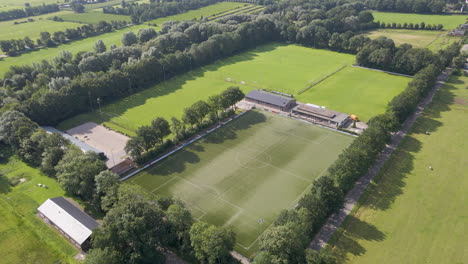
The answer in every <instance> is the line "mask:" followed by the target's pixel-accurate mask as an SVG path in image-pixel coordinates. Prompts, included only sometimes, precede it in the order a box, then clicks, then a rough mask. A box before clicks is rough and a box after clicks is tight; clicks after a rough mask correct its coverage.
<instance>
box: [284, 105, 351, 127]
mask: <svg viewBox="0 0 468 264" xmlns="http://www.w3.org/2000/svg"><path fill="white" fill-rule="evenodd" d="M292 113H293V114H294V115H297V116H299V117H302V118H306V119H312V120H313V121H316V122H321V123H326V124H329V125H332V126H336V127H342V126H344V125H345V124H346V122H347V121H348V120H349V115H348V114H344V113H340V112H337V111H333V110H330V109H326V108H325V107H321V106H318V105H313V104H299V105H298V106H296V107H294V108H293V109H292Z"/></svg>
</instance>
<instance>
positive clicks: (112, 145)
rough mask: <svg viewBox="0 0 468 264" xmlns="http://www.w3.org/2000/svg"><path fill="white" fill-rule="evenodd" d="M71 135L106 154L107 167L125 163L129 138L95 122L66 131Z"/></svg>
mask: <svg viewBox="0 0 468 264" xmlns="http://www.w3.org/2000/svg"><path fill="white" fill-rule="evenodd" d="M66 132H67V133H68V134H69V135H71V136H73V137H75V138H77V139H79V140H81V141H83V142H84V143H86V144H88V145H90V146H92V147H94V148H96V149H98V150H100V151H102V152H104V154H105V155H106V157H107V158H108V160H107V161H106V164H107V167H108V168H112V167H113V166H115V165H117V164H119V163H120V162H122V161H124V160H125V158H126V157H127V153H126V152H125V150H124V148H125V145H126V144H127V141H128V140H129V138H128V137H127V136H124V135H122V134H119V133H117V132H115V131H112V130H110V129H108V128H106V127H104V126H101V125H98V124H96V123H93V122H87V123H84V124H81V125H79V126H77V127H74V128H72V129H70V130H67V131H66Z"/></svg>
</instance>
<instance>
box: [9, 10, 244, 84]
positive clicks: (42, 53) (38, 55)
mask: <svg viewBox="0 0 468 264" xmlns="http://www.w3.org/2000/svg"><path fill="white" fill-rule="evenodd" d="M219 4H223V5H224V4H229V5H230V4H236V5H237V6H239V5H243V4H241V3H228V2H223V3H218V4H216V5H219ZM210 8H211V6H207V7H203V8H201V9H198V11H199V10H203V13H202V14H204V15H205V16H210V15H213V14H215V13H218V12H219V10H218V9H215V10H211V11H210ZM210 12H215V13H210ZM61 13H62V14H63V13H68V11H62V12H61ZM55 14H58V13H55ZM179 16H180V17H179V18H178V19H187V18H184V17H183V16H181V15H179ZM47 17H48V18H50V17H51V16H50V14H48V15H47ZM190 17H192V15H191V16H190ZM192 18H193V17H192ZM176 19H177V18H176V17H175V16H169V17H165V18H159V22H158V23H157V24H158V25H161V24H163V23H164V22H167V21H171V20H172V21H175V20H176ZM51 22H54V21H51ZM57 23H59V22H57ZM77 25H78V24H77ZM79 26H80V25H79ZM148 27H149V26H148V25H136V26H131V27H128V28H124V29H121V30H117V31H114V32H111V33H106V34H101V35H98V36H95V37H91V38H86V39H83V40H78V41H73V42H71V43H69V44H65V45H60V46H58V47H53V48H46V49H40V50H36V51H33V52H29V53H26V54H22V55H20V56H16V57H10V58H3V59H0V77H1V76H3V74H4V73H5V72H7V71H8V69H10V67H11V66H14V65H24V64H28V65H29V64H31V63H32V62H33V61H41V60H50V59H51V58H53V57H55V56H58V55H59V54H60V52H61V51H62V50H68V51H70V52H72V53H76V52H78V51H88V50H92V49H93V47H94V43H95V42H96V41H98V40H102V41H104V43H105V44H106V45H107V46H108V47H109V46H110V45H112V44H116V45H117V46H121V44H122V43H121V38H122V35H123V33H125V32H128V31H133V32H135V33H137V32H138V30H140V29H143V28H148ZM155 29H156V30H159V28H158V27H155ZM39 33H40V32H38V34H39Z"/></svg>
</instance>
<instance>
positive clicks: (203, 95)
mask: <svg viewBox="0 0 468 264" xmlns="http://www.w3.org/2000/svg"><path fill="white" fill-rule="evenodd" d="M353 62H354V56H352V55H349V54H343V53H337V52H332V51H328V50H319V49H311V48H306V47H301V46H296V45H282V44H275V43H272V44H268V45H264V46H260V47H258V48H256V49H253V50H250V51H247V52H244V53H241V54H239V55H236V56H233V57H230V58H226V59H223V60H220V61H218V62H216V63H213V64H211V65H208V66H205V67H202V68H199V69H196V70H193V71H191V72H188V73H186V74H183V75H179V76H177V77H174V78H172V79H170V80H167V81H166V82H163V83H160V84H157V85H154V86H152V87H150V88H148V89H146V90H143V91H141V92H138V93H136V94H133V95H131V96H128V97H126V98H124V99H121V100H118V101H116V102H113V103H110V104H107V105H105V106H103V107H102V114H101V113H98V112H97V111H95V112H89V113H86V114H82V115H78V116H76V117H74V118H71V119H69V120H66V121H64V122H63V123H62V124H60V125H59V127H60V129H62V130H67V129H69V128H71V127H74V126H77V125H79V124H82V123H85V122H88V121H92V122H96V123H105V124H106V125H107V126H109V127H111V128H112V129H114V130H117V131H121V132H124V133H127V134H129V135H133V134H134V131H135V130H136V129H137V128H138V127H139V126H141V125H146V124H149V123H150V122H151V120H152V119H154V118H155V117H157V116H161V117H164V118H168V119H169V118H171V117H173V116H175V117H181V115H182V113H183V109H184V108H186V107H188V106H190V105H191V104H193V103H195V102H196V101H198V100H206V99H207V98H208V97H209V96H211V95H214V94H218V93H220V92H221V91H223V90H224V89H226V88H227V87H229V86H239V87H240V88H241V89H242V90H243V91H244V92H249V91H251V90H253V89H269V90H276V91H280V92H285V93H289V94H293V95H297V93H298V92H299V91H301V90H303V89H305V88H307V87H308V86H310V85H311V84H312V83H314V82H315V81H317V80H320V79H322V78H323V77H326V76H327V75H328V74H330V73H333V72H334V71H336V70H338V69H339V68H341V67H343V66H344V65H350V64H352V63H353ZM348 68H350V66H348V67H347V68H345V69H346V70H342V71H340V72H338V73H336V74H335V75H337V76H340V75H342V74H343V73H342V72H344V74H345V75H344V77H336V78H338V79H336V80H338V81H339V82H340V83H339V84H338V86H337V87H331V88H330V89H331V90H330V91H329V92H327V91H325V89H323V88H327V87H328V86H323V85H318V86H315V87H312V88H311V89H310V90H308V91H306V92H305V93H303V94H301V95H299V96H297V98H298V99H299V100H306V101H304V102H309V103H322V104H321V105H325V106H327V107H329V108H332V106H331V105H330V103H329V102H338V103H334V104H333V107H335V108H336V109H335V110H340V111H343V112H345V113H350V114H351V112H353V113H354V114H356V115H358V116H359V117H360V118H361V119H362V120H364V121H365V120H367V119H369V118H370V117H371V115H370V114H376V113H382V112H384V111H385V106H386V104H387V102H388V100H390V99H391V98H392V97H393V96H395V95H396V94H398V93H399V92H400V91H401V90H403V89H404V88H405V87H406V83H407V82H408V81H409V79H408V78H404V77H398V76H393V75H389V74H384V73H380V72H376V71H370V70H357V69H356V70H354V69H351V68H350V71H351V72H350V73H348ZM355 72H356V73H357V75H353V74H354V73H355ZM335 75H333V77H334V76H335ZM348 77H349V78H351V80H347V79H346V78H348ZM228 78H230V79H231V82H229V81H227V79H228ZM360 79H362V80H360ZM332 80H335V79H332ZM368 81H372V83H371V82H369V83H367V82H368ZM328 82H329V81H327V82H325V84H326V83H328ZM242 83H243V84H242ZM335 83H336V82H335ZM317 87H319V88H320V89H319V90H318V91H319V92H316V91H317ZM356 92H359V93H358V94H366V95H376V94H378V96H374V97H367V96H358V94H356ZM351 93H354V94H351ZM316 94H317V95H316ZM349 98H352V99H353V100H349ZM325 103H327V104H325ZM360 105H362V106H360ZM332 109H334V108H332ZM361 110H362V111H361ZM149 113H150V114H149Z"/></svg>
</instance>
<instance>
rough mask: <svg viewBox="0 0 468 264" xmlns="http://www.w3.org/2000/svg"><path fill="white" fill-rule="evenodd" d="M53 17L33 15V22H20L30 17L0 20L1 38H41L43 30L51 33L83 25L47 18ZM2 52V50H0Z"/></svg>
mask: <svg viewBox="0 0 468 264" xmlns="http://www.w3.org/2000/svg"><path fill="white" fill-rule="evenodd" d="M66 13H68V12H66V11H61V12H59V13H54V15H60V14H66ZM49 17H51V14H47V15H42V16H36V17H31V18H32V19H34V21H33V22H26V23H19V24H16V25H15V24H14V22H15V21H17V22H24V21H28V18H23V19H17V20H8V21H1V22H0V40H10V39H23V38H24V37H30V38H31V39H32V40H34V41H35V40H36V39H37V38H39V34H40V33H41V32H44V31H47V32H49V33H51V34H52V33H54V32H57V31H63V30H65V29H67V28H77V27H79V26H81V25H80V24H78V23H72V22H59V21H52V20H48V19H47V18H49ZM0 52H1V51H0Z"/></svg>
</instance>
